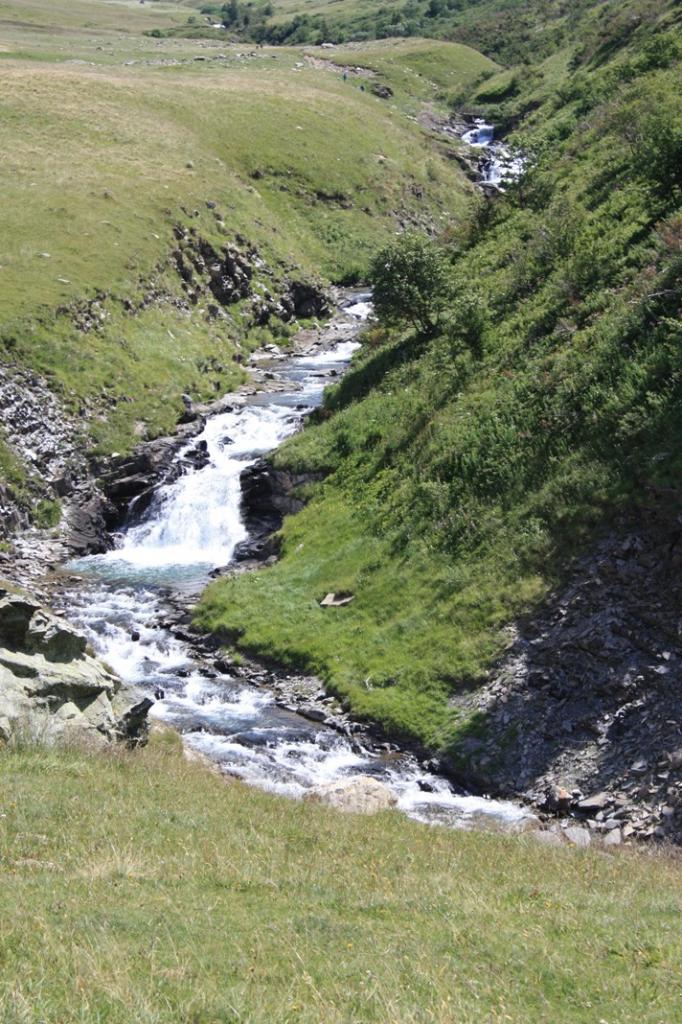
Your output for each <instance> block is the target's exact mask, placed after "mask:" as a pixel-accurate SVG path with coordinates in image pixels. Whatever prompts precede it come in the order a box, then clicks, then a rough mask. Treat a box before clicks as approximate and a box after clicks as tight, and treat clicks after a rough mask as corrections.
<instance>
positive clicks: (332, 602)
mask: <svg viewBox="0 0 682 1024" xmlns="http://www.w3.org/2000/svg"><path fill="white" fill-rule="evenodd" d="M354 600H355V595H354V594H348V593H345V592H342V593H340V594H327V596H326V597H323V598H322V600H321V601H320V607H321V608H345V606H346V605H348V604H350V603H351V602H352V601H354Z"/></svg>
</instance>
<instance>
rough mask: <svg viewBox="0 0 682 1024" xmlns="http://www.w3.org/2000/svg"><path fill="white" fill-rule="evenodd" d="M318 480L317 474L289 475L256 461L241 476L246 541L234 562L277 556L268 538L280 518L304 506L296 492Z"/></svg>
mask: <svg viewBox="0 0 682 1024" xmlns="http://www.w3.org/2000/svg"><path fill="white" fill-rule="evenodd" d="M321 479H322V474H319V473H292V472H290V471H289V470H281V469H275V467H274V466H272V465H271V464H270V463H269V462H268V461H267V460H266V459H259V460H258V461H257V462H255V463H253V465H251V466H247V468H246V469H245V470H244V471H243V473H242V474H241V477H240V480H241V489H242V515H243V517H244V523H245V525H246V527H247V529H248V531H249V539H248V540H247V541H245V542H244V543H243V544H240V545H239V546H238V548H237V550H236V551H235V555H234V557H235V558H236V559H237V560H238V561H244V560H247V559H256V560H259V559H260V560H263V559H265V558H268V557H270V556H272V555H273V554H275V553H276V552H277V544H276V541H275V540H273V539H272V537H271V535H272V534H273V533H274V532H275V531H276V530H279V528H280V527H281V525H282V522H283V519H284V516H287V515H293V514H294V513H296V512H300V510H301V509H302V508H303V506H304V505H305V499H304V498H303V497H302V496H301V493H300V489H301V488H302V487H305V486H307V485H309V484H312V483H315V482H316V481H319V480H321Z"/></svg>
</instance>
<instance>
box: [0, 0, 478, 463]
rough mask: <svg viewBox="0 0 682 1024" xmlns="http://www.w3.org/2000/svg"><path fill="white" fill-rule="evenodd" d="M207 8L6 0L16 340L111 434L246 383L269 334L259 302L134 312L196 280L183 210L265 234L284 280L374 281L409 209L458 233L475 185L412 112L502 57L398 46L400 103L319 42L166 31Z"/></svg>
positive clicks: (11, 292)
mask: <svg viewBox="0 0 682 1024" xmlns="http://www.w3.org/2000/svg"><path fill="white" fill-rule="evenodd" d="M192 10H194V8H192V7H191V6H190V7H186V6H184V5H177V4H168V3H160V4H153V5H152V4H145V5H139V4H125V3H124V4H118V3H105V2H103V0H78V2H76V3H73V4H71V3H62V4H56V5H55V4H50V3H46V2H40V0H29V2H27V3H26V4H22V3H18V2H16V0H14V2H12V3H8V2H7V0H4V2H2V4H1V5H0V82H1V83H2V91H3V104H2V111H1V112H0V145H1V146H2V150H3V152H4V153H5V154H6V159H5V160H4V161H3V164H2V168H1V169H0V187H1V188H2V193H3V231H2V234H1V236H0V344H4V346H5V349H6V351H7V353H8V355H9V357H10V358H12V359H16V360H18V361H20V362H21V363H23V364H28V365H30V366H33V367H35V368H36V369H39V370H40V371H42V372H44V373H46V374H49V375H50V376H51V377H52V378H53V380H54V383H55V386H56V387H57V388H58V389H60V390H61V391H62V392H63V393H64V394H65V396H66V397H67V400H68V401H69V403H70V405H71V406H72V407H73V408H76V409H81V410H84V414H85V415H86V416H88V417H89V421H90V430H91V434H92V437H93V441H94V443H95V444H96V445H97V446H98V447H99V448H100V449H102V450H107V449H108V450H110V449H111V448H117V449H121V448H124V447H126V446H128V445H129V444H130V443H132V441H133V440H134V438H135V436H137V434H136V431H137V432H138V433H139V430H140V429H145V430H146V431H147V432H148V433H151V434H154V433H158V432H159V431H163V430H167V429H169V428H170V427H171V426H172V424H173V422H174V418H175V416H177V414H178V412H179V411H180V410H181V403H180V400H179V395H180V394H181V392H183V391H189V392H191V393H193V394H194V395H196V396H197V397H208V396H210V395H212V394H215V391H216V390H225V389H227V388H229V387H231V386H233V385H234V383H235V382H236V380H237V379H238V378H239V373H240V372H241V371H239V370H238V368H236V367H235V365H234V363H233V356H234V355H235V352H236V345H237V344H239V345H241V346H242V347H243V348H246V349H247V350H248V348H249V347H252V346H253V345H254V344H256V343H257V342H258V341H259V340H262V335H258V334H254V335H253V336H250V335H249V334H248V332H246V330H245V327H244V319H243V317H242V314H241V311H240V309H239V308H238V307H235V308H234V309H231V310H230V317H231V319H230V320H229V321H228V322H227V323H226V324H223V325H222V327H221V328H220V329H218V328H217V327H216V325H215V324H214V323H211V322H209V321H208V320H207V319H206V315H205V310H202V309H200V308H197V309H193V310H191V311H190V312H187V313H182V314H180V313H179V312H178V310H177V309H176V308H175V307H174V306H173V304H172V303H170V304H167V305H165V306H164V305H163V304H161V305H159V304H158V303H157V304H155V305H154V307H153V308H148V309H146V311H145V312H144V314H143V315H140V316H135V317H132V316H129V315H127V314H125V312H124V310H123V309H122V304H123V303H124V302H126V301H127V300H132V301H141V300H142V298H143V297H144V295H145V293H146V291H147V290H148V289H149V287H150V285H151V283H153V284H154V286H155V287H156V288H157V290H160V291H162V292H163V293H164V294H167V295H173V294H175V293H177V292H178V291H179V284H180V282H179V280H178V278H177V275H175V274H174V273H173V272H172V271H171V270H169V269H168V258H169V256H170V253H171V252H172V250H173V248H174V246H175V240H174V236H173V229H174V226H175V225H176V224H178V223H182V224H184V225H186V226H191V227H192V228H193V229H195V230H196V231H197V232H198V233H199V234H200V235H201V237H203V238H205V239H207V240H208V241H210V242H211V244H213V245H214V246H215V247H217V248H220V246H223V245H225V244H227V243H231V242H234V240H235V238H236V237H237V236H238V235H239V236H240V237H241V238H242V239H243V240H244V241H245V242H248V244H250V245H253V246H255V247H257V249H258V250H259V252H260V254H261V256H262V257H263V259H264V261H265V267H264V269H263V271H262V275H261V277H262V283H263V286H266V285H268V284H270V285H272V284H273V282H275V281H276V280H277V279H280V280H281V279H283V278H284V277H285V276H286V275H287V274H289V275H298V276H306V275H311V274H312V275H318V276H321V277H322V278H326V279H343V278H344V277H345V276H347V275H348V274H355V275H356V276H357V274H358V273H362V271H363V267H364V266H365V264H366V262H367V259H368V257H369V255H370V254H371V252H372V251H373V250H374V248H375V247H376V245H377V244H378V243H379V242H380V241H381V240H382V239H385V238H387V237H390V236H391V234H393V233H394V232H395V231H396V229H397V227H398V225H399V224H400V223H405V222H407V223H412V224H416V225H422V226H424V227H426V226H430V227H432V228H435V229H438V230H440V229H444V228H447V227H448V225H449V224H451V223H452V222H453V221H454V220H456V219H457V218H458V217H459V216H461V215H462V213H463V211H464V209H465V207H466V204H467V201H468V200H467V193H468V191H469V186H468V185H467V183H466V182H465V180H464V178H463V176H462V174H461V172H460V171H459V169H458V167H457V165H456V164H454V163H452V162H451V161H448V160H447V159H445V158H444V156H443V155H442V154H441V153H440V152H439V151H438V150H437V149H436V148H433V147H432V146H430V145H429V144H425V139H424V136H423V133H422V132H421V130H420V128H419V127H418V126H417V125H416V124H415V123H414V121H412V120H410V119H409V118H408V117H406V116H405V114H406V112H407V111H408V110H413V109H414V107H415V104H418V103H419V102H421V97H422V96H427V95H430V94H433V92H434V91H435V90H437V89H439V88H440V87H441V84H442V81H443V79H444V76H445V77H447V76H451V75H454V76H455V77H457V78H458V79H463V80H467V81H473V80H475V79H476V78H477V76H478V75H479V74H480V71H481V67H485V66H486V65H487V63H488V62H486V61H485V59H484V58H481V57H480V56H479V55H477V54H475V53H473V51H469V50H467V49H466V48H461V47H457V46H447V45H443V44H435V46H434V76H435V77H434V80H433V83H431V82H430V80H428V79H427V78H424V77H417V76H416V74H412V72H411V71H410V72H409V73H408V72H406V71H405V70H404V67H403V65H404V64H405V62H407V63H410V64H411V62H412V60H413V56H414V60H415V61H416V60H420V61H421V62H422V64H423V66H424V67H426V61H425V58H424V55H425V53H427V51H428V47H429V45H430V44H428V43H422V44H420V47H419V53H417V52H416V51H415V48H414V43H412V42H409V43H405V44H398V45H397V46H395V47H393V48H392V49H391V51H390V52H391V57H390V60H388V61H387V62H386V67H387V68H388V69H389V70H388V72H387V73H388V74H389V75H390V74H395V75H397V77H398V78H399V81H398V80H396V97H395V100H394V102H392V103H387V102H386V101H384V100H380V99H378V98H377V97H375V96H373V95H371V94H369V93H363V92H362V91H361V90H360V88H359V86H358V84H357V83H344V82H343V81H342V78H341V75H340V74H338V73H334V72H330V70H329V69H328V68H327V67H326V66H322V67H316V66H312V65H311V64H310V63H306V61H305V57H304V55H303V54H302V53H301V51H299V50H295V49H294V50H291V49H289V50H287V49H277V50H272V49H258V50H257V51H255V50H251V49H249V48H246V49H245V48H244V47H243V46H242V47H237V46H231V45H229V44H228V43H226V42H225V40H224V39H222V38H220V39H219V38H212V37H211V38H206V39H185V38H176V37H174V38H162V39H161V38H153V37H150V36H149V35H145V34H144V33H145V32H148V31H149V30H150V29H151V28H152V27H155V28H158V27H159V26H161V27H163V26H168V25H173V24H177V23H179V22H178V19H179V21H180V22H183V21H184V20H185V18H186V16H187V14H188V12H189V13H191V11H192ZM382 53H383V51H382ZM374 56H375V54H374V50H372V51H371V52H370V54H369V57H371V58H372V59H374ZM356 59H358V60H361V59H362V53H358V54H357V56H356ZM368 59H369V58H368ZM396 62H397V63H396ZM398 68H399V69H400V71H399V74H398V71H397V69H398ZM394 69H396V70H394ZM446 69H447V70H446ZM209 207H210V208H209ZM95 296H99V297H100V301H101V303H102V305H103V308H104V317H103V320H102V323H101V325H100V327H99V328H98V329H97V330H96V331H91V332H90V333H89V334H88V335H87V336H84V335H83V334H81V333H80V332H78V331H77V330H74V326H73V322H72V316H71V310H72V308H73V305H74V304H77V303H82V302H83V301H85V300H89V299H92V298H93V297H95ZM207 364H210V366H208V368H207ZM152 382H153V384H152ZM102 401H106V403H107V404H106V414H103V412H102V408H101V402H102ZM140 425H142V427H141V426H140Z"/></svg>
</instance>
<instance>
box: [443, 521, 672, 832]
mask: <svg viewBox="0 0 682 1024" xmlns="http://www.w3.org/2000/svg"><path fill="white" fill-rule="evenodd" d="M681 538H682V531H681V530H680V523H679V520H678V519H677V518H675V517H670V516H659V517H654V516H652V515H649V516H646V517H645V516H643V517H642V519H641V521H640V522H639V523H636V524H631V529H630V530H629V531H628V532H624V531H622V530H617V531H614V532H613V533H612V534H611V535H609V536H607V537H605V538H603V540H602V541H601V543H600V544H599V545H598V546H597V547H596V549H595V550H593V551H592V552H591V553H590V554H588V555H585V556H584V557H583V558H581V559H580V560H579V561H578V562H577V564H576V565H575V567H574V571H573V573H572V574H571V576H570V578H568V579H567V581H566V583H565V585H564V586H563V587H562V588H561V589H560V590H558V591H557V592H556V593H555V594H554V595H552V597H551V598H550V599H549V601H548V602H547V604H546V605H545V607H544V609H542V610H541V611H540V612H539V613H537V614H535V615H534V616H533V617H532V619H531V620H530V621H528V622H526V623H522V624H520V626H519V627H518V628H517V629H515V630H514V635H513V636H511V635H510V639H511V641H512V642H511V645H510V648H509V651H508V653H507V656H506V658H505V659H504V660H503V662H502V663H501V664H500V665H499V666H498V668H497V669H496V670H494V671H493V672H492V673H491V676H490V679H489V681H488V682H487V684H486V685H485V686H483V687H482V688H480V689H476V690H473V691H470V692H469V693H468V694H463V695H461V696H459V697H457V698H456V699H455V703H456V704H457V706H459V707H461V708H462V709H465V708H466V710H467V711H469V712H471V711H472V710H476V711H478V712H479V713H480V714H481V715H482V716H483V722H484V729H483V730H482V732H481V735H479V736H477V737H471V738H469V739H468V740H465V741H464V742H463V743H462V744H461V747H460V750H459V754H460V756H461V757H462V758H463V759H464V761H465V762H466V764H467V767H468V770H469V772H470V773H471V774H473V775H474V776H475V777H476V778H478V780H479V781H480V783H481V785H483V786H485V787H486V788H489V789H492V790H493V791H495V792H497V793H505V794H513V795H519V794H521V795H523V796H525V797H526V798H527V799H529V800H531V801H532V802H533V803H535V804H536V805H538V806H539V807H541V808H542V809H544V810H547V811H550V812H559V813H566V814H571V815H572V816H575V817H579V818H583V819H584V820H585V821H586V822H587V823H589V825H590V827H591V828H592V829H593V830H596V831H597V832H617V834H618V835H620V834H621V832H622V835H623V838H628V837H629V836H633V835H634V836H637V837H641V838H647V839H648V838H650V837H652V836H653V837H655V838H669V839H672V840H674V841H676V842H680V841H681V840H682V685H681V684H682V583H681V576H680V568H682V540H681Z"/></svg>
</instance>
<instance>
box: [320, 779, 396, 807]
mask: <svg viewBox="0 0 682 1024" xmlns="http://www.w3.org/2000/svg"><path fill="white" fill-rule="evenodd" d="M305 799H306V800H310V801H315V802H317V803H323V804H327V805H328V806H329V807H334V808H336V810H338V811H346V812H348V813H349V814H377V813H378V812H379V811H388V810H390V809H391V807H395V805H396V803H397V802H398V801H397V798H396V796H395V794H394V793H393V791H392V790H391V789H389V787H388V786H387V785H386V783H384V782H380V781H379V779H373V778H372V777H371V776H370V775H356V776H355V777H354V778H349V779H340V780H337V781H336V782H328V783H326V784H325V785H323V786H315V787H314V788H313V789H311V790H310V791H309V792H308V793H306V796H305Z"/></svg>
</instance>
